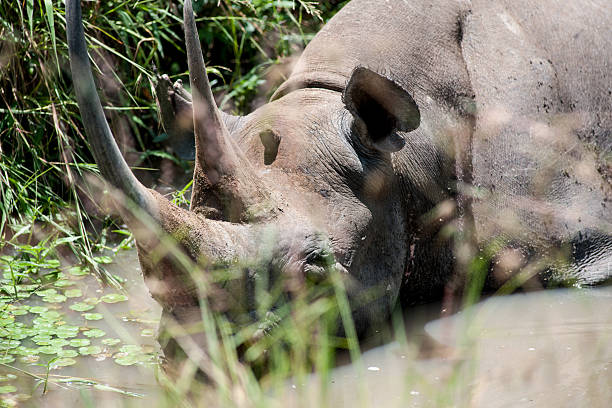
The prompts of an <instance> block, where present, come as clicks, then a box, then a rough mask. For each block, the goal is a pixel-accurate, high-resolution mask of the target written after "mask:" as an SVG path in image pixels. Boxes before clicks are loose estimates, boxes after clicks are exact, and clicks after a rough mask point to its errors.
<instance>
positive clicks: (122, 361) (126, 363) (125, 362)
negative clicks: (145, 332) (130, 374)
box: [115, 354, 139, 366]
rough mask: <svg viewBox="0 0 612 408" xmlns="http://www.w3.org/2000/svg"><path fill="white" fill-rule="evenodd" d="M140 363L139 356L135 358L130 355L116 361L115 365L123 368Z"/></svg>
mask: <svg viewBox="0 0 612 408" xmlns="http://www.w3.org/2000/svg"><path fill="white" fill-rule="evenodd" d="M138 361H139V359H138V358H137V356H133V355H130V354H128V355H122V356H120V357H117V358H116V359H115V363H117V364H119V365H122V366H131V365H134V364H136V363H138Z"/></svg>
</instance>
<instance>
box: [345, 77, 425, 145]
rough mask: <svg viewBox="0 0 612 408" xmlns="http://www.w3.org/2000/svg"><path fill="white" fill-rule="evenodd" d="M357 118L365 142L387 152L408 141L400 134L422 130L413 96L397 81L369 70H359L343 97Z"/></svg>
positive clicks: (349, 109)
mask: <svg viewBox="0 0 612 408" xmlns="http://www.w3.org/2000/svg"><path fill="white" fill-rule="evenodd" d="M342 101H343V102H344V105H345V106H346V108H347V109H348V111H349V112H350V113H351V114H352V115H353V117H354V118H355V121H356V124H357V128H358V131H359V134H360V137H361V139H362V142H363V143H364V144H366V145H367V146H369V147H372V148H375V149H377V150H380V151H384V152H397V151H398V150H400V149H401V148H402V147H404V143H405V141H404V139H402V138H401V137H400V136H399V135H398V134H397V132H398V131H400V132H409V131H411V130H414V129H416V128H417V127H419V123H420V121H421V115H420V113H419V108H418V106H417V104H416V103H415V102H414V99H412V96H410V94H409V93H408V92H407V91H406V90H404V89H403V88H402V87H400V86H399V85H398V84H396V83H395V82H393V81H391V80H389V79H387V78H385V77H384V76H382V75H380V74H377V73H376V72H374V71H371V70H369V69H367V68H363V67H359V68H356V69H355V70H354V71H353V73H352V75H351V79H350V80H349V82H348V84H347V85H346V89H345V90H344V93H343V94H342Z"/></svg>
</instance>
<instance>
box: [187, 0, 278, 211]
mask: <svg viewBox="0 0 612 408" xmlns="http://www.w3.org/2000/svg"><path fill="white" fill-rule="evenodd" d="M183 12H184V24H185V46H186V48H187V62H188V66H189V82H190V85H191V91H192V95H193V122H194V123H193V125H194V135H195V145H196V168H195V173H196V177H197V175H198V174H201V176H202V178H203V179H204V180H202V183H203V184H204V185H207V186H208V187H209V188H207V190H208V191H207V192H206V193H212V194H214V195H215V196H216V199H217V202H218V203H220V206H221V210H222V212H223V215H224V218H225V219H227V220H229V221H234V222H235V221H247V220H252V219H253V218H261V217H265V216H266V214H268V213H269V211H268V210H267V209H268V208H273V207H272V206H271V205H270V204H271V203H270V194H269V192H268V189H267V188H265V186H264V185H263V183H262V181H261V179H259V177H257V176H256V174H255V169H254V168H253V166H252V165H251V163H250V162H249V161H248V160H247V159H246V157H244V154H243V153H242V151H240V149H239V148H238V146H237V145H236V144H235V143H234V141H233V140H232V138H231V137H230V134H229V131H228V129H227V127H226V126H225V123H224V122H223V118H222V114H221V111H220V110H219V109H218V108H217V104H216V102H215V100H214V97H213V94H212V90H211V88H210V83H209V82H208V77H207V75H206V66H205V65H204V57H203V56H202V49H201V47H200V40H199V38H198V31H197V28H196V24H195V18H194V15H193V7H192V4H191V0H186V1H185V6H184V9H183ZM194 194H195V196H194V197H193V198H192V203H194V204H192V205H196V206H197V205H198V203H199V202H203V201H205V200H203V199H201V198H200V197H198V196H197V194H198V193H196V191H195V190H194ZM192 209H194V208H192Z"/></svg>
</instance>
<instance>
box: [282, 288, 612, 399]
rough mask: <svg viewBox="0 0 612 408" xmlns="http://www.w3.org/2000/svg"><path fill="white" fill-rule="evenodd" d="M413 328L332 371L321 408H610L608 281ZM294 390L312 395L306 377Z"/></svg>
mask: <svg viewBox="0 0 612 408" xmlns="http://www.w3.org/2000/svg"><path fill="white" fill-rule="evenodd" d="M437 307H438V306H436V305H432V306H431V307H430V308H429V309H428V308H421V309H420V310H419V309H417V310H415V311H414V312H416V317H415V318H416V319H417V320H419V319H420V320H421V322H422V320H423V317H425V319H426V318H428V316H431V315H432V312H434V311H435V309H436V308H437ZM408 319H410V317H408ZM419 325H420V323H418V324H416V325H413V329H412V330H411V332H410V333H409V336H408V339H407V342H405V343H403V344H400V343H392V344H388V345H385V346H382V347H378V348H376V349H373V350H370V351H368V352H366V353H365V354H364V355H363V361H362V362H361V364H360V365H359V366H356V365H351V366H345V367H339V368H336V369H335V370H334V372H333V375H332V378H331V383H330V384H326V385H327V387H328V389H327V394H326V397H325V398H324V399H325V400H327V402H328V404H329V406H334V407H336V406H350V407H353V406H354V407H360V406H363V407H406V406H409V407H410V406H414V407H432V406H435V407H438V406H441V407H446V406H449V407H450V406H466V407H517V406H525V407H602V408H605V407H610V406H612V287H607V288H598V289H590V290H580V291H578V290H554V291H544V292H535V293H529V294H517V295H512V296H504V297H494V298H490V299H489V300H487V301H484V302H482V303H480V304H478V305H476V306H475V307H472V308H470V309H468V310H465V311H463V312H462V313H459V314H456V315H454V316H452V317H448V318H443V319H439V320H433V321H430V322H428V323H426V324H424V325H422V326H421V329H420V330H419V329H418V327H419ZM415 328H416V330H415ZM293 388H294V391H293V392H292V394H293V397H294V401H297V400H298V399H299V398H303V397H304V396H306V397H307V398H309V400H310V403H311V406H316V405H317V404H319V401H321V399H320V394H321V391H320V390H321V384H320V381H319V380H318V379H317V378H316V377H314V376H313V377H312V378H311V379H310V380H309V381H308V382H307V383H306V384H297V385H296V384H294V385H293ZM305 390H308V391H307V392H304V391H305ZM313 390H314V391H313ZM298 395H301V397H298ZM296 405H297V404H296Z"/></svg>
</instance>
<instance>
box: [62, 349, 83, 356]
mask: <svg viewBox="0 0 612 408" xmlns="http://www.w3.org/2000/svg"><path fill="white" fill-rule="evenodd" d="M57 355H58V357H76V356H78V355H79V353H77V351H76V350H70V349H62V350H60V352H59V353H57Z"/></svg>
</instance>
